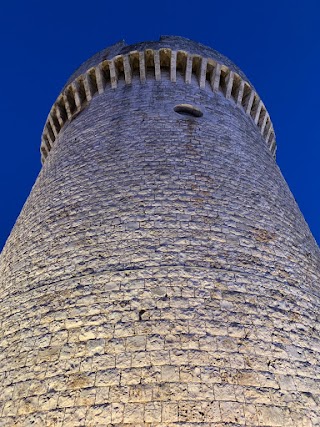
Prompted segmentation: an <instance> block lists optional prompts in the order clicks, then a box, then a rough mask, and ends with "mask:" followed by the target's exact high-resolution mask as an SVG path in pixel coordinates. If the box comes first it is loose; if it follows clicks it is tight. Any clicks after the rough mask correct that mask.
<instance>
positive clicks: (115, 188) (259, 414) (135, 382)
mask: <svg viewBox="0 0 320 427" xmlns="http://www.w3.org/2000/svg"><path fill="white" fill-rule="evenodd" d="M132 79H133V80H132V82H131V84H127V83H126V81H125V79H124V78H123V79H121V78H119V79H118V81H117V88H116V89H114V90H113V89H112V88H106V90H105V91H103V93H101V94H99V93H97V94H96V95H95V96H94V97H93V98H92V99H91V101H90V102H89V103H88V104H87V106H86V107H85V108H83V109H82V110H81V111H79V112H78V114H77V115H75V116H74V117H73V119H72V120H71V121H69V122H67V123H66V124H65V125H64V127H63V128H62V129H61V130H60V132H59V134H58V135H57V138H56V139H55V143H54V144H53V145H52V147H51V151H50V152H49V153H48V155H47V158H46V160H45V162H44V165H43V168H42V171H41V172H40V175H39V177H38V179H37V181H36V183H35V186H34V188H33V190H32V193H31V195H30V197H29V198H28V200H27V202H26V204H25V206H24V208H23V210H22V212H21V215H20V217H19V218H18V220H17V223H16V225H15V227H14V229H13V231H12V233H11V235H10V237H9V239H8V241H7V244H6V246H5V248H4V249H3V252H2V254H1V257H0V289H1V305H0V426H30V425H32V426H55V427H56V426H59V427H76V426H79V427H80V426H88V427H89V426H91V427H98V426H101V427H102V426H117V427H120V426H126V427H129V426H132V427H133V426H136V427H137V426H138V427H139V426H149V427H153V426H157V427H158V426H159V427H165V426H166V427H174V426H175V427H176V426H185V427H191V426H193V427H195V426H201V427H209V426H212V427H213V426H214V427H222V426H223V427H225V426H233V427H236V426H238V427H239V426H252V427H253V426H263V427H271V426H281V427H284V426H286V427H319V426H320V411H319V407H320V400H319V399H320V326H319V306H320V298H319V296H320V292H319V291H320V289H319V264H320V257H319V248H318V247H317V245H316V243H315V241H314V239H313V237H312V235H311V234H310V231H309V229H308V227H307V225H306V223H305V221H304V219H303V217H302V215H301V213H300V211H299V209H298V207H297V205H296V203H295V201H294V199H293V197H292V195H291V193H290V191H289V189H288V187H287V185H286V183H285V181H284V179H283V178H282V176H281V173H280V171H279V169H278V167H277V165H276V163H275V160H274V157H273V155H272V153H271V152H270V150H269V148H268V146H267V145H266V144H265V140H264V138H263V135H261V132H260V130H259V128H258V126H257V125H256V123H255V121H254V118H253V117H252V116H251V115H247V114H246V112H245V111H244V109H243V107H242V106H241V105H237V103H236V102H234V101H233V100H231V99H227V98H226V97H225V94H223V93H222V92H220V91H213V90H212V88H211V87H210V85H205V86H204V87H203V88H200V87H199V81H198V80H197V78H196V76H194V75H192V76H191V80H190V83H189V84H186V82H185V75H184V74H183V73H181V74H179V73H178V74H177V81H176V82H172V81H171V79H170V71H169V70H168V71H165V70H162V78H161V80H156V79H155V78H154V75H153V76H152V78H146V81H145V82H143V83H141V81H140V76H139V75H133V76H132ZM179 104H190V105H193V106H195V107H197V108H199V109H200V110H201V111H202V113H203V116H202V117H193V116H188V115H181V114H179V113H176V112H175V111H174V108H175V106H176V105H179Z"/></svg>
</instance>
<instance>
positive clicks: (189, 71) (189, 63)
mask: <svg viewBox="0 0 320 427" xmlns="http://www.w3.org/2000/svg"><path fill="white" fill-rule="evenodd" d="M192 62H193V55H190V54H188V55H187V58H186V68H185V82H186V83H187V84H190V83H191V75H192Z"/></svg>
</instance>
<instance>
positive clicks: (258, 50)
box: [0, 0, 320, 249]
mask: <svg viewBox="0 0 320 427" xmlns="http://www.w3.org/2000/svg"><path fill="white" fill-rule="evenodd" d="M319 16H320V3H319V2H318V1H316V0H314V1H310V0H305V1H301V0H299V1H298V0H290V1H289V0H269V1H267V2H261V1H260V2H258V1H245V0H244V1H233V0H228V1H224V2H223V1H221V0H219V1H216V0H211V1H201V0H200V1H190V0H185V1H174V0H171V1H168V0H162V1H161V2H159V1H158V2H157V1H152V2H151V1H148V2H146V1H139V2H135V1H130V2H129V1H126V0H123V1H122V2H112V1H110V0H108V1H100V0H92V1H90V2H88V1H86V2H84V1H82V0H78V1H73V0H70V1H69V0H65V1H61V0H57V1H54V2H48V1H43V0H42V1H33V0H29V1H25V0H11V1H10V2H9V1H8V2H6V3H3V4H2V5H1V8H0V36H1V37H0V40H1V58H2V61H1V69H0V73H1V76H0V77H1V80H0V82H1V100H2V102H1V103H0V109H1V111H0V113H1V114H0V118H1V136H2V137H1V145H0V150H1V154H0V162H1V165H0V249H1V248H2V246H3V244H4V242H5V240H6V239H7V237H8V235H9V233H10V230H11V228H12V226H13V224H14V222H15V220H16V218H17V216H18V214H19V212H20V210H21V208H22V206H23V204H24V202H25V200H26V198H27V196H28V194H29V192H30V190H31V187H32V185H33V183H34V181H35V179H36V177H37V175H38V173H39V170H40V167H41V164H40V154H39V146H40V137H41V133H42V129H43V126H44V123H45V120H46V117H47V114H48V113H49V111H50V108H51V105H52V104H53V102H54V101H55V99H56V98H57V96H58V95H59V93H60V90H61V88H62V87H63V86H64V84H65V82H66V80H67V79H68V77H69V76H70V75H71V74H72V72H73V71H74V70H75V69H76V68H77V67H78V66H79V65H80V64H81V63H82V62H83V61H85V60H86V59H87V58H88V57H90V56H91V55H93V54H94V53H95V52H97V51H99V50H101V49H103V48H105V47H107V46H109V45H111V44H113V43H115V42H117V41H119V40H121V39H124V40H125V41H126V42H127V43H128V44H131V43H135V42H139V41H145V40H158V39H159V36H160V35H162V34H164V35H166V34H170V35H180V36H184V37H187V38H190V39H194V40H196V41H198V42H201V43H203V44H205V45H208V46H210V47H213V48H214V49H216V50H218V51H220V52H221V53H223V54H224V55H226V56H228V57H229V58H230V59H231V60H233V61H234V62H235V63H236V64H237V65H238V66H239V67H240V68H241V69H242V70H243V71H244V73H245V74H246V75H247V76H248V78H249V79H250V81H251V82H252V83H253V85H254V86H255V88H256V90H257V92H258V94H259V95H260V96H261V98H262V100H263V101H264V103H265V105H266V107H267V109H268V111H269V114H270V116H271V119H272V121H273V124H274V128H275V132H276V137H277V143H278V152H277V162H278V164H279V166H280V168H281V170H282V173H283V175H284V177H285V179H286V180H287V182H288V184H289V187H290V188H291V191H292V192H293V194H294V196H295V198H296V200H297V202H298V204H299V206H300V209H301V211H302V212H303V215H304V217H305V218H306V221H307V222H308V224H309V226H310V228H311V231H312V232H313V235H314V236H315V238H316V239H317V241H318V242H320V227H319V218H320V200H319V197H318V196H319V186H320V169H319V166H318V164H319V159H320V141H319V130H318V126H319V122H320V119H319V117H318V116H319V115H320V108H319V100H320V85H319V82H318V80H319V68H320V54H319V53H320V48H319V40H320V22H319Z"/></svg>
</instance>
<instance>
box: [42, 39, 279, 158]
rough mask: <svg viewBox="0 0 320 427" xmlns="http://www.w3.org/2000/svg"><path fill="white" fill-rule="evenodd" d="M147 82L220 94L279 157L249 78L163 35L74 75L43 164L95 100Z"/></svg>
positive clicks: (220, 58) (46, 136)
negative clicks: (69, 126) (61, 136)
mask: <svg viewBox="0 0 320 427" xmlns="http://www.w3.org/2000/svg"><path fill="white" fill-rule="evenodd" d="M149 79H153V80H154V79H155V80H156V81H161V80H162V79H166V80H169V81H171V82H172V83H177V82H180V83H181V82H183V83H185V84H190V85H191V84H192V85H197V86H198V87H199V88H200V89H201V90H209V91H211V92H216V93H220V94H222V95H223V96H224V97H225V98H227V99H229V100H230V101H233V102H234V103H235V104H236V105H237V106H238V107H239V108H242V109H243V111H244V112H245V113H246V114H247V115H248V116H249V117H251V119H252V120H253V121H254V123H255V124H256V125H257V127H258V128H259V131H260V133H261V135H262V137H263V139H264V140H265V142H266V144H267V145H268V147H269V149H270V151H271V153H272V155H273V156H275V153H276V141H275V133H274V129H273V125H272V122H271V119H270V116H269V114H268V112H267V109H266V107H265V105H264V103H263V102H262V100H261V99H260V97H259V95H258V94H257V92H256V91H255V89H254V87H253V85H252V84H251V83H250V82H249V80H248V79H247V77H246V76H245V74H244V73H243V72H242V71H241V70H240V69H239V68H238V67H237V66H236V65H235V64H234V63H233V62H232V61H230V60H229V59H228V58H227V57H225V56H224V55H222V54H220V53H219V52H217V51H216V50H214V49H212V48H210V47H207V46H204V45H202V44H200V43H197V42H194V41H192V40H189V39H186V38H184V37H179V36H161V37H160V39H159V41H149V42H141V43H137V44H132V45H127V44H126V43H125V42H124V41H119V42H118V43H116V44H114V45H112V46H110V47H108V48H106V49H103V50H102V51H100V52H98V53H97V54H95V55H93V56H92V57H91V58H89V59H88V60H87V61H85V62H84V63H83V64H82V65H81V66H80V67H79V68H78V69H77V70H76V71H75V72H74V73H73V74H72V76H71V77H70V78H69V80H68V81H67V83H66V85H65V86H64V88H63V89H62V91H61V93H60V95H59V96H58V98H57V100H56V101H55V103H54V104H53V106H52V108H51V111H50V113H49V115H48V117H47V120H46V124H45V126H44V130H43V134H42V141H41V160H42V162H44V160H45V159H46V157H47V156H48V154H49V152H50V150H51V148H52V146H53V145H54V143H55V140H56V139H57V138H58V137H59V134H60V132H61V131H62V130H63V128H64V127H65V125H66V124H67V123H69V122H70V121H71V120H72V119H73V118H74V117H75V116H76V115H78V114H79V112H80V111H82V110H83V109H84V108H85V107H86V106H87V105H88V103H89V102H90V101H91V99H92V97H93V96H95V95H99V94H102V93H104V92H105V91H106V90H107V89H111V90H114V89H116V88H117V87H118V86H122V85H131V84H133V83H134V82H140V83H145V82H146V81H147V80H149Z"/></svg>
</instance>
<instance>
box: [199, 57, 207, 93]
mask: <svg viewBox="0 0 320 427" xmlns="http://www.w3.org/2000/svg"><path fill="white" fill-rule="evenodd" d="M207 67H208V58H201V67H200V72H199V86H200V89H205V87H206V80H207Z"/></svg>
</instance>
